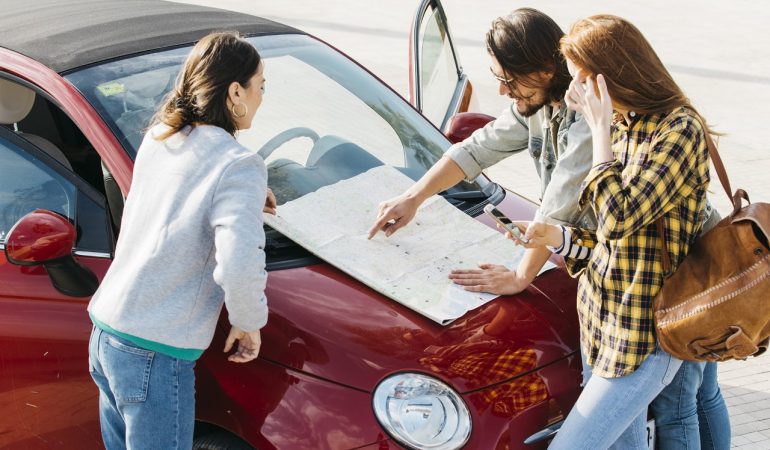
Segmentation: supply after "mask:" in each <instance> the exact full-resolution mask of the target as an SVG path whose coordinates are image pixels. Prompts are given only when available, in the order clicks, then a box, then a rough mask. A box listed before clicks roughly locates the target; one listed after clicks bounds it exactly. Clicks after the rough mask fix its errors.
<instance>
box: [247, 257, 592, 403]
mask: <svg viewBox="0 0 770 450" xmlns="http://www.w3.org/2000/svg"><path fill="white" fill-rule="evenodd" d="M266 294H267V298H268V301H269V304H270V317H269V320H268V325H267V326H266V328H265V329H263V332H262V337H263V344H262V350H261V357H263V358H265V359H267V360H271V361H274V362H276V363H278V364H281V365H284V366H287V367H290V368H293V369H295V370H298V371H302V372H304V373H307V374H310V375H313V376H317V377H320V378H323V379H326V380H329V381H331V382H334V383H338V384H343V385H346V386H350V387H353V388H356V389H360V390H365V391H367V392H371V391H373V390H374V388H375V387H376V385H377V383H378V382H379V381H380V380H382V379H383V378H384V377H386V376H388V375H390V374H392V373H395V372H422V373H428V374H431V375H433V376H435V377H437V378H440V379H442V380H444V381H446V382H448V383H449V384H451V385H452V386H454V387H455V389H457V390H458V391H459V392H461V393H465V392H468V391H473V390H476V389H480V388H483V387H485V386H488V385H491V384H495V383H499V382H501V381H505V380H508V379H511V378H514V377H517V376H519V375H522V374H525V373H527V372H530V371H532V370H534V369H536V368H538V367H542V366H544V365H547V364H549V363H551V362H553V361H556V360H558V359H561V358H564V357H565V356H567V355H569V354H572V353H574V352H576V351H577V348H578V339H577V338H578V330H577V319H576V317H575V306H574V305H575V286H574V281H573V280H571V279H570V278H569V277H568V276H567V275H566V273H564V271H563V270H561V269H555V270H551V271H549V272H546V273H545V274H543V275H541V276H540V277H538V279H537V280H536V281H535V283H533V285H531V286H530V287H529V288H528V289H527V290H525V291H524V292H522V293H520V294H518V295H516V296H505V297H500V298H498V299H495V300H493V301H492V302H490V303H488V304H486V305H484V306H482V307H480V308H478V309H475V310H473V311H470V312H468V313H466V314H465V315H464V316H462V317H460V318H459V319H457V320H456V321H454V322H453V323H451V324H450V325H447V326H441V325H439V324H437V323H435V322H433V321H431V320H429V319H427V318H425V317H423V316H421V315H420V314H418V313H416V312H414V311H412V310H410V309H408V308H406V307H404V306H402V305H401V304H399V303H397V302H395V301H393V300H391V299H389V298H387V297H385V296H383V295H381V294H379V293H377V292H376V291H374V290H372V289H370V288H368V287H366V286H364V285H363V284H361V283H359V282H358V281H356V280H355V279H353V278H351V277H349V276H348V275H346V274H344V273H342V272H341V271H339V270H337V269H335V268H334V267H332V266H330V265H328V264H317V265H312V266H308V267H302V268H296V269H287V270H278V271H272V272H270V276H269V282H268V287H267V291H266ZM554 297H558V298H554ZM561 297H569V298H568V299H565V298H561Z"/></svg>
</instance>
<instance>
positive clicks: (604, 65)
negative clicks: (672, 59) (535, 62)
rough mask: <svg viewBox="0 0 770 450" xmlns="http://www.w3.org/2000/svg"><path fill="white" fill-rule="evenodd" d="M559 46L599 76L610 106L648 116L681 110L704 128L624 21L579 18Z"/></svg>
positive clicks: (644, 43) (653, 55) (641, 39)
mask: <svg viewBox="0 0 770 450" xmlns="http://www.w3.org/2000/svg"><path fill="white" fill-rule="evenodd" d="M560 47H561V51H562V54H563V55H564V56H565V57H567V58H569V59H570V60H572V62H573V63H575V64H576V65H578V66H579V67H581V68H583V69H585V70H587V71H588V72H589V73H590V74H591V75H598V74H602V75H604V79H605V81H606V82H607V90H608V91H609V93H610V96H611V97H612V100H613V102H614V103H615V104H617V105H619V106H622V107H623V108H624V109H628V110H630V111H634V112H636V113H639V114H653V113H666V112H669V111H672V110H674V109H675V108H678V107H682V106H683V107H687V108H688V109H690V110H692V111H693V112H695V113H696V114H698V116H699V117H700V118H701V122H702V123H703V125H704V126H706V121H705V120H704V119H703V117H701V116H700V114H699V113H698V112H697V110H696V109H695V108H694V107H693V106H692V103H691V102H690V99H689V98H687V96H686V95H685V94H684V92H683V91H682V89H681V88H680V87H679V86H678V85H677V84H676V82H675V81H674V78H673V77H672V76H671V74H670V73H669V72H668V70H666V67H665V66H664V65H663V62H661V60H660V58H659V57H658V55H657V53H655V50H653V49H652V46H651V45H650V43H649V42H648V41H647V39H645V37H644V35H642V32H641V31H639V29H638V28H636V27H635V26H634V25H633V24H632V23H630V22H628V21H627V20H625V19H623V18H620V17H617V16H613V15H608V14H601V15H596V16H591V17H588V18H586V19H582V20H580V21H578V22H576V23H575V24H574V25H573V26H572V28H571V29H570V31H569V33H568V34H566V35H565V36H564V37H563V38H562V39H561V46H560ZM707 129H708V128H707Z"/></svg>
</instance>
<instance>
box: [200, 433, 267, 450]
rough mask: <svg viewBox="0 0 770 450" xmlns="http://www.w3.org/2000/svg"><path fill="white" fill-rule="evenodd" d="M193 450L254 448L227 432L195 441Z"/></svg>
mask: <svg viewBox="0 0 770 450" xmlns="http://www.w3.org/2000/svg"><path fill="white" fill-rule="evenodd" d="M192 448H193V450H254V447H252V446H250V445H249V444H247V443H245V442H243V440H241V439H239V438H238V437H236V436H233V435H232V434H230V433H227V432H225V431H214V432H212V433H208V434H204V435H203V436H200V437H198V438H195V441H193V446H192Z"/></svg>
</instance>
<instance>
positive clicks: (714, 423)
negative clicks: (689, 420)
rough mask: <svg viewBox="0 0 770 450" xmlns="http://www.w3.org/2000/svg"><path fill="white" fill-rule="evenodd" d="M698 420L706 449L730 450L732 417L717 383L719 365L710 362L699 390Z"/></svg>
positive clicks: (701, 440) (704, 371)
mask: <svg viewBox="0 0 770 450" xmlns="http://www.w3.org/2000/svg"><path fill="white" fill-rule="evenodd" d="M698 420H699V422H700V442H701V447H702V448H704V449H714V450H728V449H729V448H730V438H731V430H730V415H729V413H728V412H727V406H726V405H725V399H724V398H723V397H722V392H721V391H720V390H719V383H718V382H717V363H715V362H710V363H707V364H706V368H705V369H703V383H701V386H700V389H698Z"/></svg>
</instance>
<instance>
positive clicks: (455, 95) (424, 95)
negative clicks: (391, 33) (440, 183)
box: [409, 0, 472, 131]
mask: <svg viewBox="0 0 770 450" xmlns="http://www.w3.org/2000/svg"><path fill="white" fill-rule="evenodd" d="M471 92H472V87H471V83H470V81H469V80H468V77H467V75H466V74H465V73H464V72H463V68H462V66H461V65H460V59H459V58H458V55H457V52H456V49H455V46H454V44H453V43H452V37H451V35H450V33H449V25H448V24H447V19H446V14H444V8H443V7H442V6H441V2H440V1H439V0H422V1H421V2H420V5H419V7H418V8H417V12H416V14H415V16H414V21H413V23H412V29H411V32H410V36H409V101H410V102H411V103H412V104H413V105H414V106H415V107H416V108H417V109H418V110H419V111H420V112H422V114H423V115H424V116H425V117H427V118H428V120H430V121H431V122H433V124H434V125H436V126H437V127H438V128H439V129H440V130H442V131H446V128H447V125H448V123H449V119H450V118H451V117H452V116H454V115H455V114H457V113H458V112H465V111H467V110H468V106H469V104H470V101H471Z"/></svg>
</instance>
